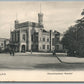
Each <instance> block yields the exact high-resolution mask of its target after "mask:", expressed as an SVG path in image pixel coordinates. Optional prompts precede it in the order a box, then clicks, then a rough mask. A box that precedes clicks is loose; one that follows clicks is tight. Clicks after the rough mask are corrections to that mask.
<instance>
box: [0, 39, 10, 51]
mask: <svg viewBox="0 0 84 84" xmlns="http://www.w3.org/2000/svg"><path fill="white" fill-rule="evenodd" d="M9 42H10V41H9V39H6V38H0V52H2V51H5V49H7V48H8V46H9Z"/></svg>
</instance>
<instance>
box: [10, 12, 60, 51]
mask: <svg viewBox="0 0 84 84" xmlns="http://www.w3.org/2000/svg"><path fill="white" fill-rule="evenodd" d="M59 38H60V33H59V32H57V31H54V32H53V31H52V30H50V31H46V30H45V29H44V25H43V13H41V12H40V13H38V23H36V22H30V21H26V22H22V23H20V22H19V21H18V20H15V29H14V30H13V31H12V32H11V39H10V44H11V45H12V44H13V45H15V46H16V47H15V50H16V51H19V52H22V51H24V52H25V51H31V50H32V51H44V52H48V51H53V50H55V49H56V47H57V46H59V45H58V43H59Z"/></svg>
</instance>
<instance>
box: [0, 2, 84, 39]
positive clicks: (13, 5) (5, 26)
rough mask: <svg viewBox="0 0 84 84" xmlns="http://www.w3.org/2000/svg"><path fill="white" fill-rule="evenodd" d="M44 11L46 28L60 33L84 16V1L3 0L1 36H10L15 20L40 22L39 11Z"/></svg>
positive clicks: (0, 22) (0, 17)
mask: <svg viewBox="0 0 84 84" xmlns="http://www.w3.org/2000/svg"><path fill="white" fill-rule="evenodd" d="M40 4H41V12H42V13H43V24H44V28H45V29H46V30H50V29H51V30H57V31H58V32H60V33H63V32H65V31H66V30H68V28H69V27H70V26H72V25H74V24H75V23H76V20H78V19H80V18H82V17H83V16H81V12H82V10H83V9H84V1H53V2H52V1H50V2H49V1H38V2H37V1H22V2H21V1H1V2H0V38H9V37H10V30H13V29H14V21H15V20H16V19H18V20H19V22H25V21H31V22H38V13H39V12H40Z"/></svg>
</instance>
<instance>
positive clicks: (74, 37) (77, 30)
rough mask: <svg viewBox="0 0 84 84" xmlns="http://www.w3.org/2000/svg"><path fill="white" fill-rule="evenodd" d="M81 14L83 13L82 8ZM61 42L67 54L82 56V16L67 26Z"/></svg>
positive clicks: (83, 42) (83, 38) (83, 26)
mask: <svg viewBox="0 0 84 84" xmlns="http://www.w3.org/2000/svg"><path fill="white" fill-rule="evenodd" d="M81 14H82V15H83V14H84V10H83V12H82V13H81ZM62 44H63V45H64V46H65V48H66V49H67V50H68V53H69V55H72V56H84V17H83V18H81V19H79V20H77V21H76V24H75V25H74V26H71V27H69V29H68V30H67V31H66V32H65V34H64V36H63V38H62Z"/></svg>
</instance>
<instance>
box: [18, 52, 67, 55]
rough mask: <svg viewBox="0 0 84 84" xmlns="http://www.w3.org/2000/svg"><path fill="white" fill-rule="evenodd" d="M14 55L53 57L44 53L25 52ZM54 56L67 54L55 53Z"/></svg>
mask: <svg viewBox="0 0 84 84" xmlns="http://www.w3.org/2000/svg"><path fill="white" fill-rule="evenodd" d="M16 55H19V56H53V55H52V53H44V52H32V54H31V52H25V53H21V52H18V53H16ZM56 55H58V56H66V55H67V54H66V53H56Z"/></svg>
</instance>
